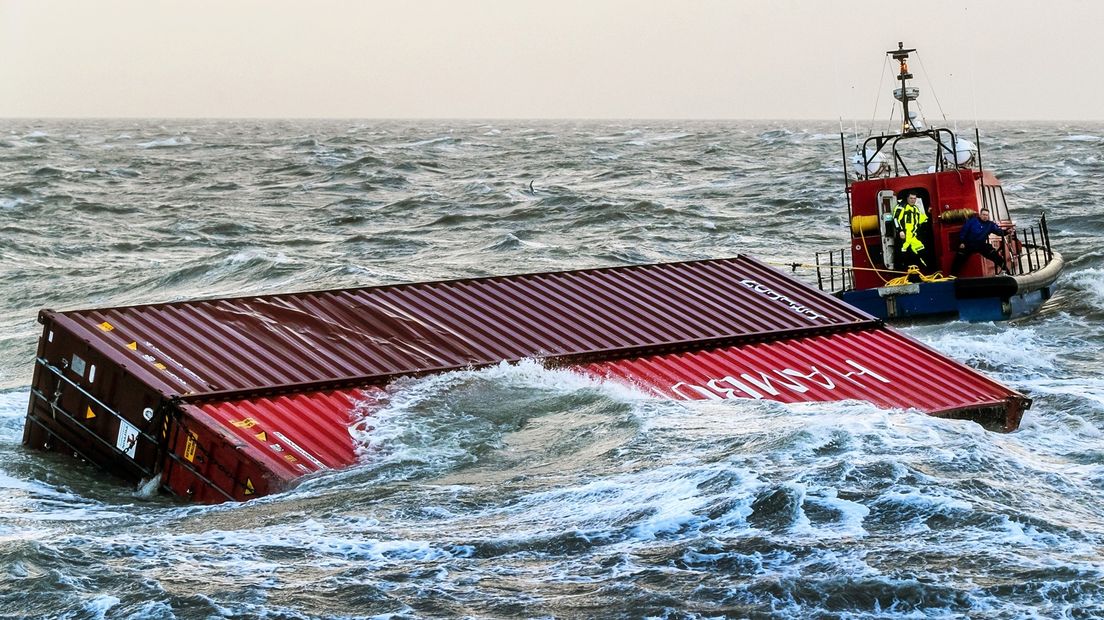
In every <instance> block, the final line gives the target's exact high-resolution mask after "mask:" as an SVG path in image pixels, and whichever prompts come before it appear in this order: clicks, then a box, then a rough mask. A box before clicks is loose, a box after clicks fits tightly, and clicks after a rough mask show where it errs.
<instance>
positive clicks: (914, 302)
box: [839, 276, 1054, 322]
mask: <svg viewBox="0 0 1104 620" xmlns="http://www.w3.org/2000/svg"><path fill="white" fill-rule="evenodd" d="M1053 290H1054V284H1053V282H1052V283H1049V284H1047V285H1045V286H1041V287H1039V288H1035V289H1033V290H1028V291H1022V292H1021V291H1020V290H1019V287H1018V286H1017V284H1016V281H1015V279H1014V278H1011V277H1009V276H995V277H990V278H968V279H963V280H945V281H943V282H918V283H915V284H909V285H906V286H893V287H884V288H875V289H867V290H864V291H845V292H843V293H840V294H839V297H840V298H841V299H842V300H843V301H845V302H847V303H849V304H851V305H852V306H855V307H856V308H859V309H860V310H863V311H864V312H867V313H869V314H872V315H874V316H876V317H878V318H881V319H903V318H922V317H940V316H944V317H955V318H958V319H959V320H963V321H975V322H977V321H1004V320H1008V319H1014V318H1017V317H1021V316H1025V315H1028V314H1031V313H1032V312H1035V311H1036V310H1038V309H1039V307H1040V306H1042V305H1043V302H1045V301H1046V300H1048V299H1050V297H1051V295H1052V294H1053Z"/></svg>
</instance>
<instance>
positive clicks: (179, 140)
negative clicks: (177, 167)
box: [137, 136, 192, 149]
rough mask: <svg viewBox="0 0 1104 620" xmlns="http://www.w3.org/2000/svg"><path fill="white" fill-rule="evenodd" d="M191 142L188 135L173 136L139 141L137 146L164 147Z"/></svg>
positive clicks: (144, 147)
mask: <svg viewBox="0 0 1104 620" xmlns="http://www.w3.org/2000/svg"><path fill="white" fill-rule="evenodd" d="M191 143H192V139H191V138H190V137H188V136H173V137H171V138H162V139H160V140H150V141H149V142H141V143H139V144H138V145H137V146H138V148H142V149H164V148H171V147H174V146H185V145H188V144H191Z"/></svg>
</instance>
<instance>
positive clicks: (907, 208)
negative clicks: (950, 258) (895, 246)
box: [893, 194, 928, 267]
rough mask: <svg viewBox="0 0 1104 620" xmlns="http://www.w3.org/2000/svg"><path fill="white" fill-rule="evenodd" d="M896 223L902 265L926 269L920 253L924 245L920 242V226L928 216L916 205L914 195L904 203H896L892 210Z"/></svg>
mask: <svg viewBox="0 0 1104 620" xmlns="http://www.w3.org/2000/svg"><path fill="white" fill-rule="evenodd" d="M893 219H894V221H896V222H897V231H898V232H897V236H898V237H899V238H900V239H901V258H902V263H903V264H904V265H916V266H918V267H927V266H928V264H927V263H926V262H924V258H923V257H922V256H920V253H921V252H923V251H924V244H923V242H921V241H920V226H921V225H922V224H924V223H926V222H927V221H928V215H927V214H926V213H924V210H923V209H921V208H920V207H919V206H917V204H916V194H909V195H908V197H907V198H906V199H905V202H903V203H901V202H898V203H897V208H896V209H894V210H893Z"/></svg>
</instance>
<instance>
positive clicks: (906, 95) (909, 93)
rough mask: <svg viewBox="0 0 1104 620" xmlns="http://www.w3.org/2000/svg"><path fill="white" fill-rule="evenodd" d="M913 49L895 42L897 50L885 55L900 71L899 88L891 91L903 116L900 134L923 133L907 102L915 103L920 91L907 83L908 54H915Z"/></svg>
mask: <svg viewBox="0 0 1104 620" xmlns="http://www.w3.org/2000/svg"><path fill="white" fill-rule="evenodd" d="M915 51H916V50H915V49H905V44H904V42H902V41H898V42H897V49H895V50H889V51H888V52H886V54H888V55H890V56H891V57H892V58H893V60H896V61H897V62H898V63H900V65H901V70H900V72H899V73H898V74H897V79H898V80H899V81H900V82H901V86H900V88H896V89H894V90H893V98H894V99H896V100H897V101H900V102H901V107H902V108H903V111H904V114H903V115H902V117H901V133H906V134H907V133H912V132H914V131H923V129H924V127H923V123H921V122H920V121H919V119H917V118H916V113H915V112H909V102H910V101H916V98H917V97H919V96H920V89H919V88H917V87H915V86H909V85H908V81H909V80H911V79H912V74H911V73H909V68H908V58H909V53H910V52H915Z"/></svg>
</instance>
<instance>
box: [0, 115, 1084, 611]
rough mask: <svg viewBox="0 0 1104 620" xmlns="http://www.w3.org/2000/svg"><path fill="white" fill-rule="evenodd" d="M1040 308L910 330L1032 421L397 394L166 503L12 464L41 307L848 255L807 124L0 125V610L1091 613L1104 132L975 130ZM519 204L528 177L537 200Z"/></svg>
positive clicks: (523, 380) (822, 128)
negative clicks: (1047, 269)
mask: <svg viewBox="0 0 1104 620" xmlns="http://www.w3.org/2000/svg"><path fill="white" fill-rule="evenodd" d="M983 143H984V145H985V147H986V150H985V163H986V165H987V167H990V168H992V169H994V170H996V171H998V174H999V175H1000V176H1001V178H1002V179H1003V180H1004V183H1005V188H1006V190H1007V191H1008V194H1009V196H1010V200H1011V206H1012V209H1013V213H1014V214H1016V215H1018V216H1019V217H1023V218H1027V217H1029V216H1034V215H1035V214H1036V213H1037V212H1039V211H1041V210H1044V209H1045V210H1046V212H1047V213H1048V218H1049V221H1050V223H1051V229H1052V231H1053V241H1054V244H1055V246H1056V247H1057V249H1058V250H1059V251H1061V252H1062V253H1063V254H1064V255H1065V256H1066V258H1067V260H1068V269H1067V271H1066V273H1065V274H1064V275H1063V276H1062V279H1061V281H1060V286H1061V289H1060V293H1059V294H1058V295H1057V296H1056V297H1055V298H1054V299H1052V300H1051V301H1050V302H1048V303H1047V305H1046V306H1045V307H1044V309H1043V311H1042V312H1041V313H1040V314H1038V315H1036V316H1033V317H1029V318H1026V319H1022V320H1018V321H1015V322H1012V323H1006V324H997V325H994V324H965V323H949V324H931V323H926V324H917V325H911V326H905V327H904V329H905V331H906V332H908V333H909V334H911V335H912V336H914V337H916V338H918V339H920V340H922V341H924V342H926V343H929V344H931V345H933V346H934V347H936V348H938V349H940V350H941V351H943V352H945V353H946V354H948V355H950V356H953V357H955V358H956V359H958V360H961V361H963V362H965V363H966V364H969V365H970V366H973V367H975V368H978V369H980V370H982V371H983V372H986V373H989V374H990V375H992V376H994V377H996V378H998V379H999V380H1001V381H1002V382H1004V383H1006V384H1007V385H1010V386H1012V387H1014V388H1016V389H1018V390H1021V391H1023V392H1025V393H1027V394H1028V395H1029V396H1030V397H1032V398H1033V399H1034V406H1033V407H1032V409H1031V410H1030V411H1029V412H1028V413H1027V415H1026V417H1025V418H1024V422H1023V426H1022V428H1021V429H1020V430H1019V431H1018V432H1015V433H1011V434H1007V435H1002V434H995V433H990V432H986V431H984V430H982V429H981V428H980V427H979V426H977V425H975V424H972V423H968V422H955V421H945V420H938V419H934V418H930V417H927V416H924V415H921V414H918V413H916V412H913V411H882V410H877V409H874V408H872V407H870V406H868V405H865V404H862V403H842V404H819V405H814V406H803V407H785V406H782V405H778V404H774V403H766V402H753V401H734V402H725V403H716V402H701V403H690V404H685V403H675V402H667V401H658V400H652V399H648V398H644V397H642V396H640V395H639V394H635V393H633V392H631V391H629V390H628V389H627V388H623V387H619V386H616V385H605V384H601V383H596V382H594V381H590V380H586V379H582V378H580V377H578V376H576V375H574V374H571V373H567V372H563V371H550V370H546V369H543V368H541V367H540V366H539V365H538V364H535V363H525V364H520V365H517V366H502V367H497V368H492V369H488V370H482V371H478V372H456V373H452V374H447V375H442V376H437V377H432V378H428V379H424V380H419V381H410V382H406V383H404V384H403V385H401V386H398V387H396V388H395V390H394V393H393V396H392V399H391V401H390V404H389V405H388V406H387V408H386V409H385V410H384V411H382V412H381V413H380V415H379V418H380V420H379V423H378V425H377V428H376V430H374V431H372V432H371V433H370V434H369V436H367V437H365V440H366V441H368V442H370V443H372V444H373V445H374V446H376V449H375V450H374V451H372V452H371V453H370V454H371V456H370V458H367V459H366V460H365V463H364V464H363V465H362V466H359V467H356V468H353V469H351V470H347V471H341V472H336V473H330V474H328V475H324V476H321V477H317V478H314V479H311V480H308V481H306V482H305V483H304V484H302V485H301V486H299V487H298V488H296V489H294V490H292V491H290V492H287V493H284V494H281V495H276V496H271V497H267V498H263V499H260V500H257V501H253V502H249V503H247V504H244V505H221V506H214V507H205V506H188V505H179V504H176V503H174V502H173V501H172V500H170V499H169V498H166V497H162V496H156V495H155V496H152V497H151V496H149V495H148V494H144V493H141V492H139V491H136V490H135V489H132V488H128V487H126V486H124V485H121V484H118V483H116V482H114V481H112V480H110V479H105V478H104V477H103V476H102V475H101V474H100V473H98V472H97V471H96V470H95V469H93V468H91V467H88V466H83V465H79V464H77V463H76V462H75V461H72V460H71V459H68V458H64V457H61V456H58V455H43V454H41V453H38V452H29V451H27V450H25V449H24V448H23V447H22V446H21V443H20V441H21V436H22V427H23V415H24V413H25V409H26V403H27V399H28V387H27V386H28V385H29V383H30V374H31V371H32V360H33V356H34V351H35V345H36V340H37V337H38V325H37V324H36V322H35V316H36V312H37V311H38V310H39V309H40V308H43V307H51V308H56V309H72V308H80V307H93V306H109V305H120V304H131V303H140V302H157V301H167V300H178V299H187V298H194V297H201V296H202V297H209V296H220V295H231V294H243V293H245V294H252V293H275V292H286V291H296V290H310V289H318V288H328V287H346V286H362V285H371V284H386V283H394V282H405V281H413V280H425V279H438V278H454V277H462V276H481V275H487V274H505V273H511V272H520V271H538V270H554V269H565V268H574V267H591V266H601V265H622V264H630V263H643V262H652V261H663V260H681V259H696V258H709V257H722V256H731V255H734V254H736V253H748V254H751V255H753V256H756V257H759V258H761V259H763V260H767V261H778V262H790V261H794V260H799V261H805V260H809V258H810V257H811V256H812V254H813V251H814V250H815V249H819V248H822V247H831V246H842V245H844V244H845V243H846V239H847V237H846V235H847V232H846V228H845V225H846V222H845V220H846V216H845V210H844V197H843V194H842V178H841V171H840V168H841V165H840V159H841V155H840V145H839V140H838V136H837V131H836V127H835V126H834V125H833V124H829V123H815V122H777V123H757V124H753V123H721V122H673V121H672V122H593V123H587V122H578V123H576V122H491V123H484V122H468V121H450V122H436V121H435V122H364V121H325V122H310V121H223V122H217V121H210V122H208V121H202V122H201V121H50V122H39V121H11V120H7V121H0V617H3V618H23V617H27V618H37V617H51V618H74V619H75V618H254V617H259V618H363V617H381V618H418V617H435V618H437V617H439V618H452V617H472V618H517V617H558V618H590V617H603V618H642V617H658V618H712V617H731V618H740V617H748V618H963V617H970V618H1104V378H1102V376H1104V361H1102V356H1101V347H1102V345H1104V211H1102V207H1101V198H1100V197H1101V196H1104V161H1102V158H1104V125H1101V124H1014V123H1004V124H996V125H992V126H987V127H985V128H984V132H983ZM530 182H532V190H530Z"/></svg>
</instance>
